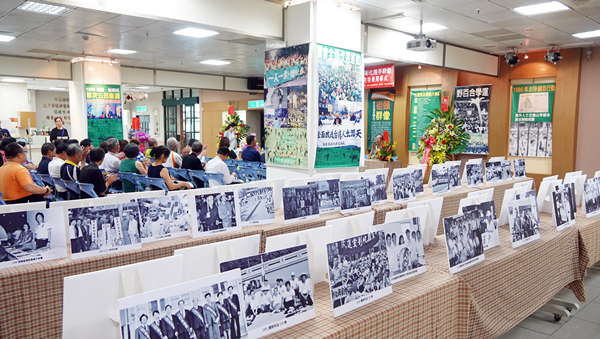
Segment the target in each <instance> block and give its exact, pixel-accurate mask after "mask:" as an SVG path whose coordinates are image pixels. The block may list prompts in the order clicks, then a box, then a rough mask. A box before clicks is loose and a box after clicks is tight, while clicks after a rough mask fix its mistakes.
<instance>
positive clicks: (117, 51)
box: [106, 48, 137, 55]
mask: <svg viewBox="0 0 600 339" xmlns="http://www.w3.org/2000/svg"><path fill="white" fill-rule="evenodd" d="M106 53H112V54H124V55H127V54H133V53H137V51H132V50H130V49H119V48H113V49H109V50H108V51H106Z"/></svg>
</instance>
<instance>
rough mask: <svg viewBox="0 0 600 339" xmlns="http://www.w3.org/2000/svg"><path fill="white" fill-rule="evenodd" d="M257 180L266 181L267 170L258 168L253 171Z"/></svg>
mask: <svg viewBox="0 0 600 339" xmlns="http://www.w3.org/2000/svg"><path fill="white" fill-rule="evenodd" d="M255 173H256V177H257V178H258V180H267V170H266V169H263V168H259V169H257V170H256V171H255Z"/></svg>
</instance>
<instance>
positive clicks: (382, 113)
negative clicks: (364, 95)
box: [367, 92, 395, 149]
mask: <svg viewBox="0 0 600 339" xmlns="http://www.w3.org/2000/svg"><path fill="white" fill-rule="evenodd" d="M394 98H395V94H394V93H392V92H371V93H369V106H368V107H369V109H368V113H367V148H368V149H370V147H371V145H372V144H373V143H375V138H376V137H377V136H378V135H382V136H383V132H385V131H387V132H388V133H389V135H390V139H391V137H392V123H393V121H394Z"/></svg>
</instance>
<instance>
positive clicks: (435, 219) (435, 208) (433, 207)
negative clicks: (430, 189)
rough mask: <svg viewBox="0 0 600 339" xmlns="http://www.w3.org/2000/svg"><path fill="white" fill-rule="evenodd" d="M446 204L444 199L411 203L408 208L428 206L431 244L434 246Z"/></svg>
mask: <svg viewBox="0 0 600 339" xmlns="http://www.w3.org/2000/svg"><path fill="white" fill-rule="evenodd" d="M443 204H444V197H439V198H434V199H428V200H424V201H415V202H409V203H408V205H407V206H406V207H407V208H413V207H419V206H427V207H428V209H429V210H428V211H427V215H428V217H427V219H428V220H429V222H428V228H429V243H430V244H432V243H433V242H434V241H435V235H436V234H437V229H438V225H439V223H440V216H441V214H442V205H443Z"/></svg>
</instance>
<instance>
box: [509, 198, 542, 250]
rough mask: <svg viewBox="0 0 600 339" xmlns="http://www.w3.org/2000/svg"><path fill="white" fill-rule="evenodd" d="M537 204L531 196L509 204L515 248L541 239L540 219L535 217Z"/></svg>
mask: <svg viewBox="0 0 600 339" xmlns="http://www.w3.org/2000/svg"><path fill="white" fill-rule="evenodd" d="M536 206H537V202H536V199H535V197H533V196H529V197H525V198H521V199H519V200H513V201H510V202H509V203H508V224H509V225H510V237H511V241H512V245H513V248H517V247H519V246H521V245H524V244H526V243H528V242H530V241H532V240H536V239H539V238H540V219H539V215H535V214H536V213H535V212H536V210H537V208H536Z"/></svg>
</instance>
